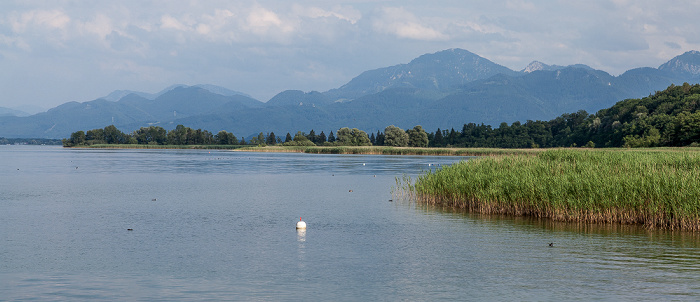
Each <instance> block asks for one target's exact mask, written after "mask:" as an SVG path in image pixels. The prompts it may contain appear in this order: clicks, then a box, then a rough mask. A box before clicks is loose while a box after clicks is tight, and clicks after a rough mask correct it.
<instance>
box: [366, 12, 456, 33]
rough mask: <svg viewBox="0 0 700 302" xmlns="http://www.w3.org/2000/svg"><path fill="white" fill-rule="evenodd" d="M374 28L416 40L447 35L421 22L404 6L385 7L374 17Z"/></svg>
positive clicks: (381, 31)
mask: <svg viewBox="0 0 700 302" xmlns="http://www.w3.org/2000/svg"><path fill="white" fill-rule="evenodd" d="M373 27H374V30H375V31H377V32H380V33H385V34H392V35H395V36H397V37H400V38H407V39H414V40H445V39H447V38H448V37H447V35H445V34H443V33H441V32H439V31H437V30H435V29H433V28H430V27H429V26H426V25H423V24H421V21H420V20H419V19H418V18H417V17H416V16H415V15H413V14H412V13H410V12H408V11H406V10H405V9H403V8H395V7H385V8H383V9H382V11H381V13H380V15H379V16H378V17H377V18H375V19H374V22H373Z"/></svg>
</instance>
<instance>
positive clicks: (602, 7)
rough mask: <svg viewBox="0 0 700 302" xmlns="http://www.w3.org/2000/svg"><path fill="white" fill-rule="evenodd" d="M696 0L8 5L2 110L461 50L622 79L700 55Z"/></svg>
mask: <svg viewBox="0 0 700 302" xmlns="http://www.w3.org/2000/svg"><path fill="white" fill-rule="evenodd" d="M697 12H700V2H698V1H673V2H669V1H646V0H642V1H627V0H613V1H527V0H504V1H502V0H493V1H457V0H455V1H452V0H434V1H425V0H421V1H412V0H410V1H359V0H358V1H321V0H317V1H314V0H308V1H287V0H263V1H231V0H227V1H217V0H209V1H194V0H168V1H165V0H122V1H92V0H65V1H63V0H54V1H43V0H22V1H12V0H9V1H8V0H3V1H1V2H0V91H1V92H2V93H0V107H17V106H22V105H34V106H41V107H44V108H51V107H54V106H57V105H59V104H62V103H65V102H68V101H79V102H83V101H89V100H93V99H95V98H98V97H101V96H104V95H107V94H109V93H110V92H112V91H114V90H119V89H125V90H136V91H144V92H157V91H160V90H161V89H163V88H165V87H167V86H170V85H172V84H187V85H195V84H215V85H220V86H223V87H226V88H229V89H232V90H236V91H241V92H245V93H248V94H250V95H252V96H253V97H255V98H257V99H259V100H261V101H267V100H268V99H269V98H270V97H272V96H274V95H275V94H277V93H279V92H281V91H283V90H286V89H300V90H304V91H311V90H317V91H325V90H328V89H331V88H335V87H339V86H341V85H343V84H345V83H347V82H348V81H349V80H350V79H352V78H353V77H355V76H357V75H358V74H359V73H361V72H362V71H365V70H369V69H375V68H380V67H386V66H391V65H396V64H401V63H407V62H409V61H410V60H411V59H413V58H415V57H417V56H419V55H421V54H425V53H432V52H436V51H440V50H444V49H448V48H463V49H466V50H469V51H471V52H474V53H476V54H478V55H480V56H482V57H484V58H487V59H489V60H491V61H493V62H496V63H498V64H501V65H504V66H506V67H509V68H511V69H514V70H521V69H523V68H525V66H527V64H528V63H530V62H531V61H533V60H538V61H542V62H544V63H547V64H558V65H569V64H576V63H582V64H586V65H589V66H591V67H594V68H596V69H601V70H604V71H607V72H609V73H611V74H613V75H618V74H620V73H622V72H624V71H625V70H628V69H631V68H635V67H644V66H649V67H658V66H659V65H661V64H662V63H664V62H666V61H668V60H669V59H671V58H673V57H674V56H677V55H679V54H682V53H684V52H686V51H689V50H700V35H699V34H698V33H697V32H698V30H699V29H700V18H697V16H696V14H697Z"/></svg>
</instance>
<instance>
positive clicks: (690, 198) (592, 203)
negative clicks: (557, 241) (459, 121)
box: [397, 148, 700, 231]
mask: <svg viewBox="0 0 700 302" xmlns="http://www.w3.org/2000/svg"><path fill="white" fill-rule="evenodd" d="M698 175H700V149H696V148H682V149H680V150H678V149H673V150H669V149H640V150H635V149H632V150H624V149H612V150H611V149H606V150H601V149H596V150H585V149H584V150H580V149H557V150H546V151H544V152H540V153H537V154H536V155H534V156H532V155H513V156H495V157H481V158H478V159H472V160H468V161H462V162H460V163H458V164H454V165H451V166H445V167H441V168H439V169H437V170H435V171H434V172H430V171H428V172H425V173H424V174H422V175H420V176H419V177H418V178H417V179H416V180H415V182H414V183H412V181H411V180H410V179H407V178H406V179H397V185H398V189H399V190H398V191H399V195H401V196H404V197H408V198H409V199H410V200H413V201H415V202H420V203H426V204H431V205H439V206H447V207H453V208H458V209H464V210H466V211H471V212H477V213H485V214H507V215H516V216H534V217H540V218H549V219H553V220H556V221H575V222H588V223H621V224H640V225H644V226H646V227H648V228H659V229H670V230H692V231H700V177H698Z"/></svg>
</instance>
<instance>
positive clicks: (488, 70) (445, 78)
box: [325, 48, 517, 99]
mask: <svg viewBox="0 0 700 302" xmlns="http://www.w3.org/2000/svg"><path fill="white" fill-rule="evenodd" d="M499 73H500V74H508V75H516V74H517V72H515V71H512V70H510V69H508V68H507V67H505V66H502V65H499V64H496V63H494V62H491V61H489V60H488V59H485V58H483V57H480V56H478V55H476V54H474V53H472V52H470V51H467V50H464V49H459V48H453V49H448V50H443V51H439V52H436V53H430V54H424V55H421V56H419V57H417V58H415V59H413V60H412V61H411V62H409V63H407V64H399V65H394V66H390V67H385V68H379V69H374V70H369V71H365V72H363V73H362V74H360V75H359V76H357V77H355V78H354V79H352V80H351V81H350V82H348V83H347V84H345V85H343V86H341V87H340V88H338V89H333V90H330V91H328V92H326V93H325V94H326V95H328V96H329V97H331V98H333V99H355V98H358V97H361V96H364V95H369V94H373V93H377V92H381V91H384V90H387V89H392V88H406V87H409V88H417V89H420V90H423V91H442V90H450V89H458V88H459V87H460V86H461V85H464V84H466V83H469V82H471V81H475V80H481V79H486V78H489V77H492V76H494V75H497V74H499Z"/></svg>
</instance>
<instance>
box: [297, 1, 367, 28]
mask: <svg viewBox="0 0 700 302" xmlns="http://www.w3.org/2000/svg"><path fill="white" fill-rule="evenodd" d="M293 10H294V12H295V13H296V14H297V15H299V16H302V17H308V18H336V19H339V20H344V21H347V22H350V24H356V23H357V21H358V20H360V19H361V18H362V13H361V12H360V11H358V10H356V9H354V8H352V7H349V6H336V7H334V8H333V9H332V10H325V9H323V8H320V7H302V6H301V5H298V4H296V5H294V9H293Z"/></svg>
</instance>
